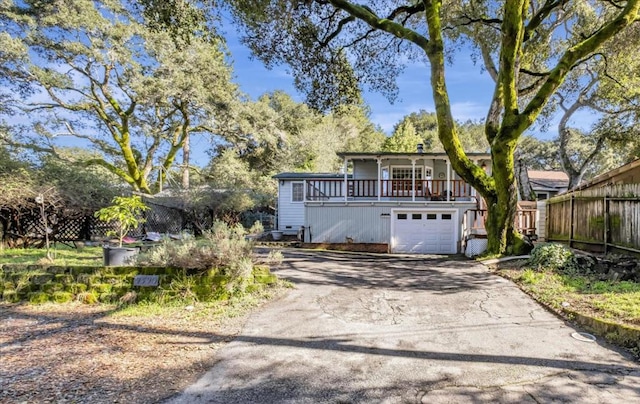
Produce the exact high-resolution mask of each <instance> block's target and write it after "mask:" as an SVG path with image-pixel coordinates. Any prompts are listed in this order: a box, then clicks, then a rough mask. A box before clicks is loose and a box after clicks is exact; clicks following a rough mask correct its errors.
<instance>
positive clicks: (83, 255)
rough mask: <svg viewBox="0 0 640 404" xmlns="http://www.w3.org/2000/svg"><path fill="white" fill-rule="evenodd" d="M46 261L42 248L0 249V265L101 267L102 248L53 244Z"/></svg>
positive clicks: (45, 254)
mask: <svg viewBox="0 0 640 404" xmlns="http://www.w3.org/2000/svg"><path fill="white" fill-rule="evenodd" d="M51 255H52V258H53V260H49V259H47V251H46V250H45V249H42V248H0V264H31V265H35V264H42V265H52V264H54V265H74V266H76V265H77V266H97V265H102V247H80V248H76V247H71V246H69V245H66V244H61V243H55V244H54V245H53V247H52V251H51Z"/></svg>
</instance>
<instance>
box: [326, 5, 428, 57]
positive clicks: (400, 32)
mask: <svg viewBox="0 0 640 404" xmlns="http://www.w3.org/2000/svg"><path fill="white" fill-rule="evenodd" d="M328 1H329V3H331V4H332V5H333V6H334V7H337V8H340V9H341V10H344V11H345V12H346V13H347V14H349V15H351V16H353V17H356V18H358V19H360V20H362V21H364V22H365V23H367V24H369V25H370V26H371V27H373V28H375V29H379V30H382V31H385V32H388V33H389V34H391V35H393V36H395V37H396V38H399V39H406V40H408V41H410V42H413V43H414V44H416V45H418V46H419V47H420V48H421V49H423V50H425V51H427V49H428V47H429V40H428V39H427V38H425V37H423V36H422V35H420V34H418V33H417V32H415V31H413V30H411V29H409V28H406V27H404V26H402V24H399V23H397V22H395V21H392V20H389V19H386V18H380V17H378V16H377V15H376V14H375V13H374V12H373V11H372V10H371V9H370V8H369V7H365V6H360V5H357V4H353V3H351V2H349V1H346V0H328Z"/></svg>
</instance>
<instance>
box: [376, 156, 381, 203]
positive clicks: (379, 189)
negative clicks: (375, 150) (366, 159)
mask: <svg viewBox="0 0 640 404" xmlns="http://www.w3.org/2000/svg"><path fill="white" fill-rule="evenodd" d="M376 160H377V161H378V201H380V196H381V195H382V181H380V177H382V159H381V158H380V157H378V158H377V159H376Z"/></svg>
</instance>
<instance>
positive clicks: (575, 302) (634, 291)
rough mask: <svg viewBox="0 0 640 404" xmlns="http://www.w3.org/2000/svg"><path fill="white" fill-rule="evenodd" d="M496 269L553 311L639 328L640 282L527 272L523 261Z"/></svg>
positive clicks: (505, 264) (528, 270)
mask: <svg viewBox="0 0 640 404" xmlns="http://www.w3.org/2000/svg"><path fill="white" fill-rule="evenodd" d="M507 264H508V265H507ZM497 270H498V272H499V273H500V274H501V275H503V276H504V277H506V278H509V279H511V280H512V281H514V282H516V283H517V284H518V285H519V286H520V287H521V288H522V289H523V290H524V291H526V292H527V293H529V294H530V295H532V296H534V297H535V298H536V299H538V300H539V301H541V302H543V303H545V304H547V305H549V306H550V307H552V308H554V309H558V310H562V309H563V308H568V309H570V310H572V311H577V312H580V313H583V314H585V315H589V316H591V317H595V318H599V319H602V320H606V321H612V322H616V323H620V324H625V325H628V326H632V327H635V328H638V329H640V284H639V283H635V282H611V281H600V280H598V279H596V278H590V277H585V276H567V275H561V274H558V273H554V272H538V271H534V270H531V269H526V268H525V267H524V261H521V262H515V263H514V262H513V261H511V262H505V263H504V264H502V265H500V266H499V267H498V268H497Z"/></svg>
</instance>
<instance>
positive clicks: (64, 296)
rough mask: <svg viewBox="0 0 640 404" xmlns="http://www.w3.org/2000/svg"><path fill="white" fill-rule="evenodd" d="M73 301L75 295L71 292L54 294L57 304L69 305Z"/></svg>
mask: <svg viewBox="0 0 640 404" xmlns="http://www.w3.org/2000/svg"><path fill="white" fill-rule="evenodd" d="M72 300H73V293H69V292H60V291H59V292H54V293H53V301H54V302H56V303H67V302H70V301H72Z"/></svg>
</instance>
